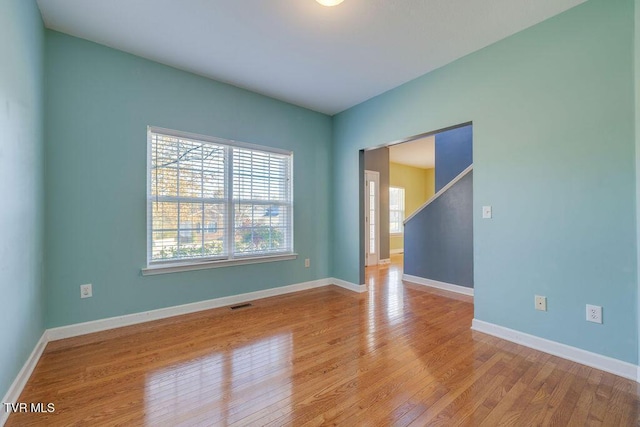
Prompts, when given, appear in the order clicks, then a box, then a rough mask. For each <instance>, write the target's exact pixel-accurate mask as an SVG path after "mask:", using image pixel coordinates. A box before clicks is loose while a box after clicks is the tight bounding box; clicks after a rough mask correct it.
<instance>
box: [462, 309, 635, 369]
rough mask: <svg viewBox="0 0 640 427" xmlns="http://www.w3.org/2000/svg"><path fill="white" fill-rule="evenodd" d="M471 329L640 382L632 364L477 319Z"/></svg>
mask: <svg viewBox="0 0 640 427" xmlns="http://www.w3.org/2000/svg"><path fill="white" fill-rule="evenodd" d="M471 329H473V330H474V331H478V332H483V333H485V334H489V335H493V336H495V337H498V338H502V339H505V340H507V341H511V342H514V343H516V344H521V345H524V346H525V347H530V348H533V349H534V350H539V351H542V352H545V353H549V354H553V355H554V356H558V357H562V358H563V359H568V360H571V361H573V362H577V363H581V364H583V365H587V366H591V367H592V368H596V369H600V370H601V371H605V372H609V373H611V374H614V375H618V376H621V377H624V378H627V379H630V380H633V381H637V382H640V366H636V365H634V364H632V363H628V362H624V361H622V360H618V359H614V358H612V357H608V356H603V355H601V354H597V353H592V352H590V351H587V350H582V349H580V348H577V347H572V346H570V345H566V344H562V343H559V342H556V341H551V340H547V339H545V338H540V337H536V336H535V335H529V334H526V333H524V332H520V331H516V330H514V329H509V328H505V327H504V326H499V325H496V324H493V323H489V322H485V321H482V320H478V319H473V323H472V325H471Z"/></svg>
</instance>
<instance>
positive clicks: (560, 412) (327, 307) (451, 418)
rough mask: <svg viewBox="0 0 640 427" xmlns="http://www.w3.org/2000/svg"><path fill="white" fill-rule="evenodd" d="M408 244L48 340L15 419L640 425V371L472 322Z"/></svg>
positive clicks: (462, 300)
mask: <svg viewBox="0 0 640 427" xmlns="http://www.w3.org/2000/svg"><path fill="white" fill-rule="evenodd" d="M401 277H402V258H401V256H394V257H393V262H392V264H391V265H389V266H379V267H374V268H370V269H368V270H367V283H368V285H369V288H370V290H369V291H368V292H367V293H365V294H360V295H359V294H355V293H352V292H349V291H347V290H344V289H342V288H339V287H336V286H328V287H324V288H318V289H313V290H309V291H304V292H299V293H296V294H289V295H284V296H279V297H273V298H266V299H262V300H258V301H254V302H253V305H252V306H251V307H248V308H244V309H239V310H230V309H229V308H220V309H215V310H209V311H205V312H200V313H194V314H190V315H185V316H180V317H175V318H171V319H165V320H160V321H156V322H150V323H146V324H142V325H136V326H131V327H126V328H120V329H116V330H111V331H105V332H100V333H96V334H91V335H86V336H82V337H77V338H71V339H67V340H61V341H56V342H51V343H49V345H48V346H47V348H46V350H45V352H44V354H43V356H42V358H41V359H40V362H39V363H38V366H37V367H36V369H35V371H34V373H33V375H32V377H31V379H30V380H29V382H28V384H27V385H26V387H25V389H24V391H23V393H22V395H21V397H20V402H29V403H31V402H42V403H45V404H46V403H54V404H55V412H53V413H48V414H43V413H16V414H12V415H11V416H10V418H9V421H8V423H7V426H68V425H90V426H97V425H126V426H136V425H149V426H164V425H167V426H174V425H184V426H195V425H204V426H210V425H216V426H217V425H224V426H245V425H257V426H263V425H270V426H284V425H294V426H313V425H345V426H355V425H375V426H385V425H389V426H392V425H393V426H408V425H411V426H424V425H443V426H453V425H486V426H497V425H515V426H524V425H560V426H565V425H571V426H583V425H610V426H631V425H636V426H640V387H639V386H638V384H637V383H635V382H633V381H629V380H625V379H623V378H620V377H617V376H615V375H611V374H608V373H605V372H601V371H598V370H596V369H592V368H589V367H587V366H583V365H579V364H576V363H573V362H569V361H567V360H564V359H560V358H557V357H554V356H551V355H548V354H545V353H541V352H538V351H535V350H531V349H529V348H526V347H522V346H519V345H516V344H513V343H511V342H507V341H503V340H500V339H498V338H494V337H491V336H489V335H484V334H482V333H478V332H473V331H471V330H470V329H469V328H470V326H471V319H472V317H473V302H472V299H471V298H470V297H466V296H461V295H456V294H451V293H448V292H445V291H438V290H430V289H428V288H425V287H420V286H415V285H410V284H403V283H402V281H401Z"/></svg>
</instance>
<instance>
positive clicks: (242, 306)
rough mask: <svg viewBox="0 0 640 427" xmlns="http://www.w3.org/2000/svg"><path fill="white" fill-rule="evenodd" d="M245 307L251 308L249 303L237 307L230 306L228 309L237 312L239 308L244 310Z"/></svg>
mask: <svg viewBox="0 0 640 427" xmlns="http://www.w3.org/2000/svg"><path fill="white" fill-rule="evenodd" d="M245 307H251V304H250V303H246V304H238V305H232V306H231V307H229V308H230V309H231V310H237V309H239V308H245Z"/></svg>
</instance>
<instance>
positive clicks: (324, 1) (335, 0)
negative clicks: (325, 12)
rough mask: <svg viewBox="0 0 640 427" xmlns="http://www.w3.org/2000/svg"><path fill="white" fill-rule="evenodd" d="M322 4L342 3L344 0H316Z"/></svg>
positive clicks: (334, 4) (333, 4)
mask: <svg viewBox="0 0 640 427" xmlns="http://www.w3.org/2000/svg"><path fill="white" fill-rule="evenodd" d="M316 1H317V2H318V3H320V4H321V5H323V6H337V5H339V4H340V3H342V2H343V1H344V0H316Z"/></svg>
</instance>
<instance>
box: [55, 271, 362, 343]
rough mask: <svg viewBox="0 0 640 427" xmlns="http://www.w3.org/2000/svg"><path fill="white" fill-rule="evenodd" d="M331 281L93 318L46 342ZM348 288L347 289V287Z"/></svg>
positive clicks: (64, 328) (61, 329)
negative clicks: (105, 317) (98, 318)
mask: <svg viewBox="0 0 640 427" xmlns="http://www.w3.org/2000/svg"><path fill="white" fill-rule="evenodd" d="M332 283H334V279H320V280H313V281H309V282H303V283H297V284H294V285H287V286H280V287H278V288H270V289H265V290H261V291H255V292H248V293H244V294H239V295H230V296H228V297H222V298H215V299H210V300H206V301H198V302H194V303H190V304H183V305H176V306H173V307H166V308H159V309H157V310H151V311H144V312H140V313H133V314H126V315H123V316H116V317H109V318H107V319H100V320H94V321H91V322H84V323H76V324H73V325H68V326H61V327H58V328H52V329H49V330H48V337H49V341H56V340H61V339H65V338H71V337H77V336H80V335H85V334H91V333H94V332H100V331H106V330H108V329H114V328H120V327H123V326H131V325H136V324H138V323H144V322H150V321H153V320H160V319H166V318H168V317H174V316H180V315H183V314H189V313H195V312H198V311H203V310H210V309H212V308H219V307H225V306H228V305H234V304H241V303H245V302H248V301H253V300H257V299H261V298H268V297H273V296H277V295H285V294H289V293H292V292H299V291H304V290H307V289H313V288H319V287H321V286H327V285H330V284H332ZM345 283H346V282H345ZM343 287H344V286H343ZM347 289H349V288H348V287H347ZM351 290H354V289H351ZM356 292H357V291H356Z"/></svg>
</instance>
